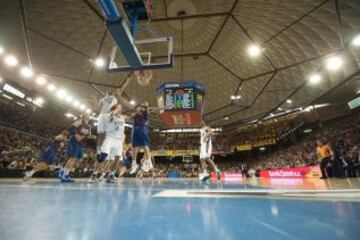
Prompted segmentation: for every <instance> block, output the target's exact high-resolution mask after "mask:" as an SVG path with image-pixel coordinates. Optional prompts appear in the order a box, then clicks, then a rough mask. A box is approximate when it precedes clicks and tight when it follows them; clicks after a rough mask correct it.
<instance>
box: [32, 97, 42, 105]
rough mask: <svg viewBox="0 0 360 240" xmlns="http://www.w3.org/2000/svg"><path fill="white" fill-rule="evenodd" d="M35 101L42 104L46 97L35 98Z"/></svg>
mask: <svg viewBox="0 0 360 240" xmlns="http://www.w3.org/2000/svg"><path fill="white" fill-rule="evenodd" d="M34 103H36V104H38V105H42V104H43V103H44V99H43V98H42V97H37V98H35V100H34Z"/></svg>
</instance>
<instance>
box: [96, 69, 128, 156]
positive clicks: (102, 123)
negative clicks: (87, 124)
mask: <svg viewBox="0 0 360 240" xmlns="http://www.w3.org/2000/svg"><path fill="white" fill-rule="evenodd" d="M130 80H131V76H129V77H127V78H126V80H125V82H124V84H123V85H122V86H121V87H120V88H117V89H116V90H115V91H114V92H109V93H108V94H107V95H106V96H105V97H103V98H102V99H100V100H99V101H95V105H96V107H97V108H98V109H99V110H100V113H99V116H98V125H97V148H96V150H97V151H96V152H97V154H100V148H101V145H102V143H103V141H104V139H105V133H106V129H107V123H108V119H107V117H108V114H109V113H110V109H111V108H112V107H113V106H115V105H117V104H118V98H121V95H122V94H123V92H124V90H125V88H126V87H127V85H128V84H129V82H130ZM120 101H121V102H123V99H122V98H121V99H120Z"/></svg>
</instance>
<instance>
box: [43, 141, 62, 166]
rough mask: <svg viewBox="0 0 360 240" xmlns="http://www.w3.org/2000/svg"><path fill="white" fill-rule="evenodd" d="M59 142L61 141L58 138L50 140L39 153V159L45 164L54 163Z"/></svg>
mask: <svg viewBox="0 0 360 240" xmlns="http://www.w3.org/2000/svg"><path fill="white" fill-rule="evenodd" d="M60 143H61V141H58V140H54V141H51V143H50V144H49V146H48V147H47V148H46V149H45V151H44V152H43V153H42V154H41V160H43V161H44V162H46V163H47V164H52V163H54V162H55V161H56V155H57V152H58V150H59V148H60Z"/></svg>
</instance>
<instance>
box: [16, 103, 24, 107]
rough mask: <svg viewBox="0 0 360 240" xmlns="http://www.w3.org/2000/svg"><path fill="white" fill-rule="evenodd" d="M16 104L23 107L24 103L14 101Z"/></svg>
mask: <svg viewBox="0 0 360 240" xmlns="http://www.w3.org/2000/svg"><path fill="white" fill-rule="evenodd" d="M16 104H17V105H19V106H22V107H25V104H23V103H22V102H16Z"/></svg>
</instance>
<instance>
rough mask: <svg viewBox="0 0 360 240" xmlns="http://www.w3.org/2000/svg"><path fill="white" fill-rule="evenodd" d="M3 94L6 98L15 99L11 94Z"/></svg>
mask: <svg viewBox="0 0 360 240" xmlns="http://www.w3.org/2000/svg"><path fill="white" fill-rule="evenodd" d="M2 96H3V97H4V98H7V99H10V100H13V99H14V98H13V97H11V96H9V95H7V94H5V93H3V94H2Z"/></svg>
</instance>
